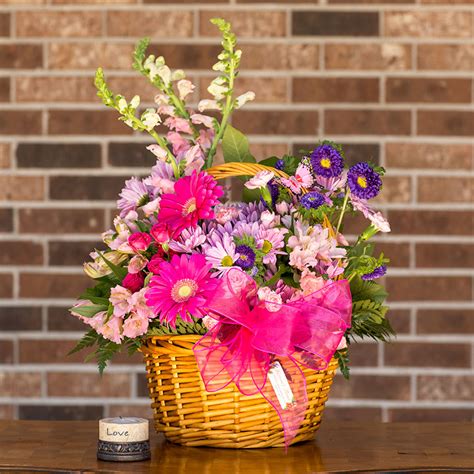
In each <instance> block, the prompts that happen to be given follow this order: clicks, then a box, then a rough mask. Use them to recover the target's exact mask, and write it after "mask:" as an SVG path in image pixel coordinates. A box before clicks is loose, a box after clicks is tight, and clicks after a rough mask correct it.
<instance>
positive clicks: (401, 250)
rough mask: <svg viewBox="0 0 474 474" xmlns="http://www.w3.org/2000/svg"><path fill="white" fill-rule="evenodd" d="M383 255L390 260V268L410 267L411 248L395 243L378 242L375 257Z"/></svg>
mask: <svg viewBox="0 0 474 474" xmlns="http://www.w3.org/2000/svg"><path fill="white" fill-rule="evenodd" d="M379 253H383V254H384V255H385V256H386V257H388V258H389V259H390V267H405V268H406V267H409V266H410V246H409V245H408V244H401V243H400V244H399V243H394V242H377V244H376V245H375V255H378V254H379Z"/></svg>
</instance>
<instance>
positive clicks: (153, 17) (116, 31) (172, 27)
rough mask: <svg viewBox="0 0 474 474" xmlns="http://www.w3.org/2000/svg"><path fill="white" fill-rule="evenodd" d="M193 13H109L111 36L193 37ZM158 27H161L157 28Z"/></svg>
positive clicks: (128, 11) (108, 22)
mask: <svg viewBox="0 0 474 474" xmlns="http://www.w3.org/2000/svg"><path fill="white" fill-rule="evenodd" d="M193 18H194V15H193V12H191V11H185V10H179V11H153V10H147V11H146V13H145V12H143V11H139V10H137V11H130V10H127V11H118V10H117V11H108V12H107V34H108V35H109V36H120V37H122V36H134V37H139V38H141V37H143V36H150V37H152V38H186V37H190V36H192V35H193ZM157 25H159V26H158V27H157Z"/></svg>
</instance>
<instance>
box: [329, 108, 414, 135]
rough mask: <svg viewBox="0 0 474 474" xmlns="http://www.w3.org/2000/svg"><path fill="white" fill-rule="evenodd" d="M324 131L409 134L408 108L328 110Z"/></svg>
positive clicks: (336, 133)
mask: <svg viewBox="0 0 474 474" xmlns="http://www.w3.org/2000/svg"><path fill="white" fill-rule="evenodd" d="M324 132H325V133H326V134H329V135H409V134H410V132H411V117H410V112H409V111H407V110H366V109H358V110H353V109H350V110H341V109H337V110H331V109H329V110H326V111H325V113H324Z"/></svg>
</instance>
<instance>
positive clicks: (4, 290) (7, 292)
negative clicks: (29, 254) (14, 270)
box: [0, 273, 13, 298]
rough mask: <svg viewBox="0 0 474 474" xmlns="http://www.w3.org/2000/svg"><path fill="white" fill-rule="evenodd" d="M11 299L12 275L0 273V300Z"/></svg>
mask: <svg viewBox="0 0 474 474" xmlns="http://www.w3.org/2000/svg"><path fill="white" fill-rule="evenodd" d="M12 297H13V275H11V274H10V273H0V298H12Z"/></svg>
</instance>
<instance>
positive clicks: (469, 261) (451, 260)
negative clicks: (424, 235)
mask: <svg viewBox="0 0 474 474" xmlns="http://www.w3.org/2000/svg"><path fill="white" fill-rule="evenodd" d="M416 266H417V267H420V268H472V267H474V245H472V244H461V243H457V244H455V245H453V244H436V243H425V244H423V243H417V244H416Z"/></svg>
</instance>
